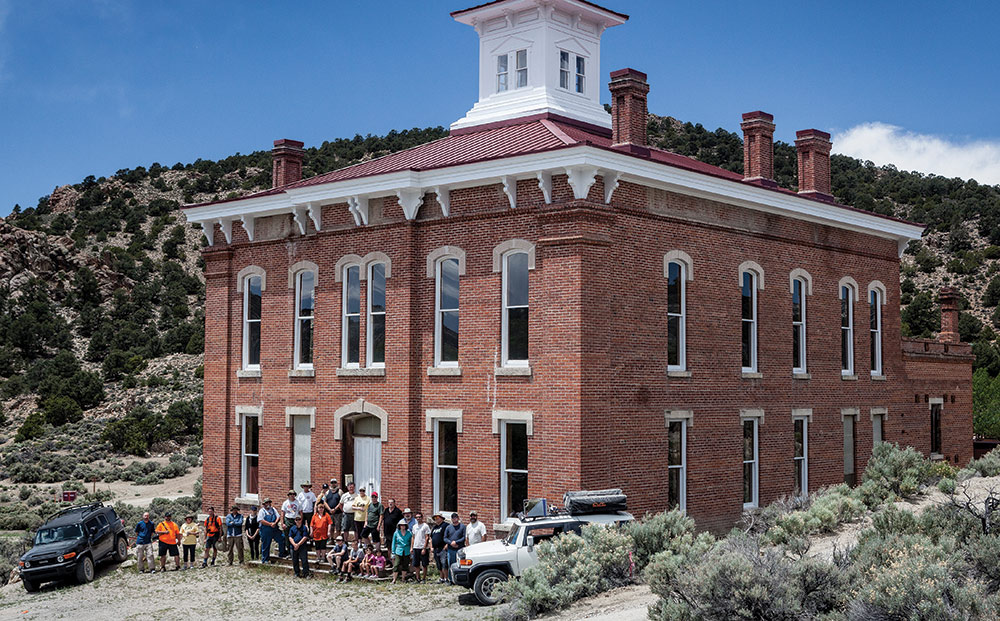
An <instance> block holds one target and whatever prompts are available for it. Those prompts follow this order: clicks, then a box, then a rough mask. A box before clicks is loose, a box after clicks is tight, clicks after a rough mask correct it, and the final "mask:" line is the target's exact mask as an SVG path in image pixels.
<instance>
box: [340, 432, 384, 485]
mask: <svg viewBox="0 0 1000 621" xmlns="http://www.w3.org/2000/svg"><path fill="white" fill-rule="evenodd" d="M343 438H344V443H343V445H342V449H343V450H342V456H343V471H344V473H345V474H351V475H353V480H354V485H355V486H356V489H360V488H362V487H363V488H365V492H366V493H368V494H371V493H372V492H378V493H379V494H381V493H382V421H381V420H379V419H378V418H377V417H375V416H361V417H359V418H355V419H352V420H344V435H343Z"/></svg>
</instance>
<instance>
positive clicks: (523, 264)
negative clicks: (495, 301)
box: [501, 250, 529, 366]
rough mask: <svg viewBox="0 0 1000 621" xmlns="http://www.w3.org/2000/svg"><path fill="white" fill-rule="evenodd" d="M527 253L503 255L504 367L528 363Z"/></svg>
mask: <svg viewBox="0 0 1000 621" xmlns="http://www.w3.org/2000/svg"><path fill="white" fill-rule="evenodd" d="M528 258H529V256H528V253H527V252H521V251H516V250H515V251H511V252H508V253H507V254H505V255H503V318H502V323H503V325H502V329H501V332H502V339H503V341H502V349H503V364H504V366H528V270H529V265H528Z"/></svg>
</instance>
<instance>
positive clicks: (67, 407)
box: [42, 396, 83, 427]
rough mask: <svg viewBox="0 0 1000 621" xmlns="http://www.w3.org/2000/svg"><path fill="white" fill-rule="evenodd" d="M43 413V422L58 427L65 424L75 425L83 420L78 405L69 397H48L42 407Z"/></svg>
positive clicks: (81, 411) (81, 410)
mask: <svg viewBox="0 0 1000 621" xmlns="http://www.w3.org/2000/svg"><path fill="white" fill-rule="evenodd" d="M42 410H43V411H44V412H45V422H47V423H48V424H50V425H52V426H54V427H59V426H61V425H65V424H66V423H75V422H77V421H78V420H80V419H81V418H83V409H82V408H81V407H80V404H79V403H77V402H76V401H74V400H73V399H71V398H70V397H65V396H62V397H49V398H48V399H46V400H45V403H44V404H43V406H42Z"/></svg>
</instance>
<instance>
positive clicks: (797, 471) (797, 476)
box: [795, 459, 805, 496]
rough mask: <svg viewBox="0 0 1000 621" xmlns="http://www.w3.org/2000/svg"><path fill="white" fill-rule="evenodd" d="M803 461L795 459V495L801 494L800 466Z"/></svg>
mask: <svg viewBox="0 0 1000 621" xmlns="http://www.w3.org/2000/svg"><path fill="white" fill-rule="evenodd" d="M804 463H805V462H804V461H803V460H801V459H796V460H795V495H796V496H801V495H802V466H803V465H804Z"/></svg>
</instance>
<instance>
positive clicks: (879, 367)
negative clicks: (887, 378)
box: [868, 287, 885, 376]
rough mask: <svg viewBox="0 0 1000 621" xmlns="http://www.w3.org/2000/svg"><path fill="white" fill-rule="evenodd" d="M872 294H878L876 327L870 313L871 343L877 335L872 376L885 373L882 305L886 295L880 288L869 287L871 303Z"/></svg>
mask: <svg viewBox="0 0 1000 621" xmlns="http://www.w3.org/2000/svg"><path fill="white" fill-rule="evenodd" d="M872 294H874V295H875V296H876V300H875V301H876V304H875V309H874V310H875V325H876V329H875V330H872V329H871V315H870V314H869V319H868V321H869V324H868V334H869V338H868V342H869V344H870V343H871V341H872V339H871V336H872V335H873V334H874V335H875V352H874V354H875V365H874V366H873V367H872V370H871V374H872V376H879V375H884V373H885V370H884V369H883V366H884V360H883V359H882V354H883V351H882V350H883V347H882V305H883V304H884V303H885V302H884V300H885V295H884V294H883V293H882V291H880V290H879V289H877V288H875V289H873V288H871V287H869V289H868V304H869V305H871V297H872ZM871 310H872V309H871V308H869V313H871Z"/></svg>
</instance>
